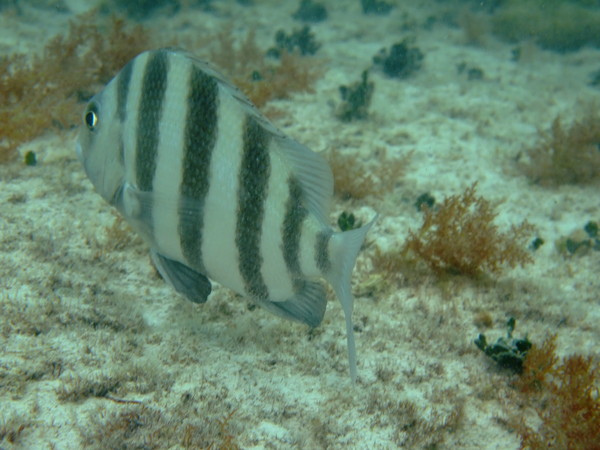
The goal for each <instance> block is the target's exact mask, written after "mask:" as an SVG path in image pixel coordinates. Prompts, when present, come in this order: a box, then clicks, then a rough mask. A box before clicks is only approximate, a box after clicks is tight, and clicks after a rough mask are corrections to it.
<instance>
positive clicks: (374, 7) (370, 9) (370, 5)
mask: <svg viewBox="0 0 600 450" xmlns="http://www.w3.org/2000/svg"><path fill="white" fill-rule="evenodd" d="M360 5H361V6H362V11H363V13H365V14H378V15H380V16H385V15H387V14H389V13H390V11H391V10H392V8H393V7H394V5H392V4H391V3H388V2H384V1H381V0H360Z"/></svg>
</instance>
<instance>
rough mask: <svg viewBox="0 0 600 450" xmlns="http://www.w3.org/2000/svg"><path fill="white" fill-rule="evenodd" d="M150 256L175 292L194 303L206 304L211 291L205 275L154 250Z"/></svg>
mask: <svg viewBox="0 0 600 450" xmlns="http://www.w3.org/2000/svg"><path fill="white" fill-rule="evenodd" d="M150 255H151V256H152V262H154V265H155V266H156V269H157V270H158V272H159V273H160V274H161V276H162V277H163V278H164V279H165V280H166V281H167V282H168V283H169V284H170V285H171V286H173V288H174V289H175V290H176V291H177V292H179V293H180V294H182V295H183V296H185V297H186V298H187V299H188V300H190V301H192V302H194V303H204V302H206V299H207V298H208V296H209V294H210V291H211V284H210V281H209V279H208V278H207V277H206V275H203V274H201V273H200V272H196V271H195V270H194V269H191V268H189V267H188V266H186V265H185V264H182V263H180V262H178V261H175V260H172V259H169V258H167V257H165V256H163V255H161V254H160V253H157V252H156V251H155V250H151V251H150Z"/></svg>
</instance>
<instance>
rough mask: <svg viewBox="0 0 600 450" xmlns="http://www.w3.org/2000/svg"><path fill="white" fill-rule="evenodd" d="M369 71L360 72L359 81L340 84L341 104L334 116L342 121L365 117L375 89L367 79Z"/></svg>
mask: <svg viewBox="0 0 600 450" xmlns="http://www.w3.org/2000/svg"><path fill="white" fill-rule="evenodd" d="M368 78H369V72H368V71H366V70H365V71H364V72H363V73H362V77H361V81H359V82H357V83H354V84H352V85H350V86H340V95H341V96H342V104H341V105H340V106H339V108H338V110H337V112H336V116H337V117H338V118H339V119H340V120H341V121H342V122H351V121H352V120H362V119H366V118H367V116H368V114H369V112H368V109H369V105H370V103H371V98H372V97H373V91H374V90H375V84H374V83H373V82H372V81H369V80H368Z"/></svg>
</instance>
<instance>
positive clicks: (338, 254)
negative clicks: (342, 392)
mask: <svg viewBox="0 0 600 450" xmlns="http://www.w3.org/2000/svg"><path fill="white" fill-rule="evenodd" d="M376 219H377V216H375V218H373V220H371V221H370V222H369V223H368V224H366V225H364V226H362V227H360V228H357V229H356V230H350V231H345V232H342V233H334V234H333V236H332V237H331V241H330V245H331V247H330V252H331V261H332V267H331V270H330V271H329V272H328V273H327V274H325V277H326V279H327V281H329V283H330V284H331V286H332V287H333V289H334V290H335V294H336V295H337V298H338V299H339V300H340V303H341V304H342V309H343V310H344V316H345V318H346V339H347V341H348V363H349V365H350V377H351V378H352V382H353V383H354V382H356V346H355V344H354V328H353V325H352V310H353V308H354V299H353V297H352V290H351V286H350V280H351V277H352V270H353V269H354V264H355V263H356V257H357V256H358V252H359V251H360V247H361V246H362V243H363V241H364V240H365V236H366V234H367V232H368V231H369V229H370V228H371V227H372V226H373V223H375V220H376Z"/></svg>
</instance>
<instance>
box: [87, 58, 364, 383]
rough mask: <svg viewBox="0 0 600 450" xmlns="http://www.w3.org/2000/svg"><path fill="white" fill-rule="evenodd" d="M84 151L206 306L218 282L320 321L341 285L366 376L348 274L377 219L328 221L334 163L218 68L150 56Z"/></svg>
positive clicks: (135, 66) (116, 83) (90, 128)
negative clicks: (329, 290)
mask: <svg viewBox="0 0 600 450" xmlns="http://www.w3.org/2000/svg"><path fill="white" fill-rule="evenodd" d="M83 122H84V123H83V126H82V127H81V131H80V134H79V138H78V143H77V154H78V156H79V159H80V160H81V162H82V164H83V166H84V169H85V172H86V174H87V176H88V177H89V179H90V180H91V182H92V184H93V185H94V187H95V188H96V190H97V192H98V193H99V194H100V195H101V196H102V197H103V198H104V199H105V200H106V201H107V202H108V203H110V204H111V205H113V206H114V207H116V208H117V210H118V211H119V212H120V213H121V214H122V215H123V217H124V218H125V219H126V220H127V221H128V222H129V223H130V224H131V225H132V226H133V228H134V229H135V230H136V231H137V232H138V233H139V234H140V235H141V236H142V237H143V238H144V240H145V241H146V242H147V243H148V244H149V246H150V248H151V255H152V260H153V262H154V264H155V265H156V267H157V269H158V271H159V272H160V274H161V275H162V277H163V278H164V279H165V280H167V282H168V283H169V284H171V285H172V286H173V287H174V289H175V290H176V291H178V292H179V293H181V294H183V295H184V296H185V297H187V298H188V299H189V300H191V301H193V302H197V303H202V302H205V301H206V299H207V297H208V295H209V294H210V292H211V283H210V281H209V279H212V280H215V281H217V282H219V283H221V284H222V285H224V286H227V287H229V288H231V289H233V290H234V291H235V292H237V293H239V294H241V295H244V296H246V297H249V298H250V299H252V300H253V301H254V302H256V303H257V304H259V305H261V306H263V307H264V308H266V309H268V310H269V311H271V312H273V313H275V314H278V315H280V316H283V317H285V318H288V319H293V320H296V321H300V322H302V323H305V324H307V325H309V326H311V327H314V326H317V325H318V324H319V323H321V320H322V319H323V315H324V313H325V307H326V295H325V289H324V286H323V284H322V283H321V282H320V281H319V280H320V279H321V278H324V279H325V280H327V281H328V282H329V283H330V284H331V285H332V287H333V288H334V290H335V292H336V295H337V297H338V298H339V300H340V302H341V304H342V306H343V310H344V314H345V317H346V334H347V342H348V355H349V364H350V374H351V377H352V379H353V380H355V379H356V356H355V345H354V337H353V326H352V319H351V316H352V309H353V298H352V293H351V291H350V277H351V273H352V270H353V267H354V263H355V260H356V257H357V254H358V252H359V250H360V247H361V244H362V242H363V240H364V238H365V235H366V233H367V231H368V229H369V228H370V227H371V225H372V223H373V222H371V223H369V224H367V225H365V226H364V227H362V228H360V229H357V230H352V231H347V232H344V233H336V232H334V231H333V230H332V229H331V227H330V226H329V224H328V214H329V206H330V201H331V197H332V194H333V177H332V174H331V169H330V168H329V165H328V164H327V162H326V161H325V160H324V159H323V158H322V157H321V156H319V155H317V154H316V153H314V152H312V151H311V150H309V149H308V148H306V147H304V146H302V145H301V144H299V143H298V142H296V141H294V140H293V139H290V138H288V137H287V136H285V135H284V134H283V133H281V132H280V131H279V130H278V129H276V128H275V127H274V126H273V125H272V124H271V123H270V122H269V121H268V120H267V119H266V118H265V117H264V116H262V115H261V114H260V113H259V112H258V110H257V109H256V108H255V107H254V106H253V105H252V104H251V102H250V101H249V100H248V99H247V98H246V97H245V96H244V95H243V94H241V92H240V91H239V90H238V89H236V88H235V87H234V86H232V85H231V84H230V83H229V82H227V81H226V80H225V79H224V78H223V76H222V75H221V74H220V73H218V72H217V71H216V70H215V69H214V68H213V67H212V66H211V65H209V64H208V63H206V62H203V61H200V60H198V59H195V58H194V57H192V56H190V55H189V54H188V53H185V52H183V51H180V50H174V49H161V50H155V51H148V52H145V53H142V54H140V55H138V56H137V57H135V58H134V59H133V60H132V61H130V62H129V63H128V64H127V65H126V66H125V67H124V68H123V69H122V70H121V72H119V74H117V76H116V77H115V78H114V79H113V80H112V81H111V82H110V83H109V84H108V85H107V86H106V87H105V88H104V89H103V90H102V91H101V92H100V93H99V94H97V95H96V96H94V97H93V98H92V99H91V100H90V102H89V103H88V105H87V107H86V109H85V112H84V115H83Z"/></svg>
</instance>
